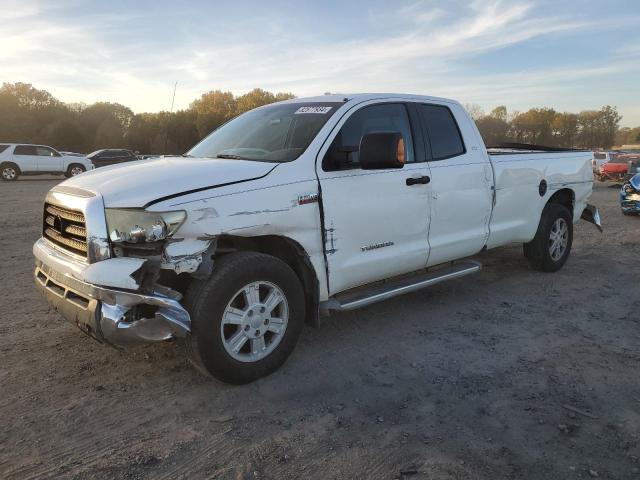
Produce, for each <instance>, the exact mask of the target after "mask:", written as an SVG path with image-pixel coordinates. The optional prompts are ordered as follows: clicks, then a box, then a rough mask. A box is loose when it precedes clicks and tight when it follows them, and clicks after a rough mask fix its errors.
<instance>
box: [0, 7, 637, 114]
mask: <svg viewBox="0 0 640 480" xmlns="http://www.w3.org/2000/svg"><path fill="white" fill-rule="evenodd" d="M79 1H80V0H66V1H65V2H61V3H60V2H56V3H55V7H51V2H49V3H44V2H38V1H32V0H24V1H20V2H15V5H14V6H15V9H14V8H10V9H6V8H5V9H3V10H4V11H5V12H6V11H7V10H10V11H11V13H10V14H9V15H10V17H9V16H7V13H4V15H3V14H0V38H2V39H3V45H2V48H1V49H0V62H1V65H2V74H3V75H2V80H3V81H27V82H31V83H34V84H35V85H36V86H38V87H39V88H45V89H49V90H50V91H51V92H52V93H53V94H54V95H57V96H59V97H60V98H61V99H63V100H65V101H85V102H92V101H96V100H109V101H117V102H120V103H123V104H125V105H128V106H130V107H132V108H133V109H134V111H157V110H160V109H166V108H168V106H169V105H170V97H171V93H172V87H173V83H174V82H175V81H178V82H179V85H178V94H177V97H176V105H177V106H178V107H186V106H187V105H188V103H189V102H190V101H192V100H193V99H194V98H196V97H197V96H199V95H200V94H201V93H202V92H203V91H205V90H210V89H212V88H222V89H228V90H231V91H233V92H234V93H243V92H245V91H248V90H250V89H251V88H254V87H258V86H259V87H262V88H266V89H270V90H286V91H292V92H294V93H296V94H297V95H301V96H303V95H313V94H318V93H322V92H324V91H327V90H330V91H342V92H345V93H346V92H352V91H372V90H373V91H380V90H391V91H407V92H413V93H427V94H436V95H437V94H440V95H450V96H454V97H457V98H459V99H461V100H463V101H468V102H477V103H479V102H494V101H496V103H506V102H513V103H516V104H524V103H525V102H527V101H531V102H533V101H540V100H544V99H545V98H546V99H548V100H549V102H545V103H551V102H553V101H554V99H555V98H557V96H556V97H554V95H552V94H554V93H555V94H557V93H558V92H565V91H567V90H568V89H570V87H571V84H572V82H573V83H575V82H583V83H585V84H586V83H588V82H589V81H591V80H593V79H604V78H608V75H610V74H611V73H612V72H613V71H620V72H628V71H631V70H633V67H628V66H625V65H624V60H625V59H627V58H630V57H632V56H637V53H638V49H637V44H634V43H633V42H629V47H627V48H626V49H618V50H617V51H616V52H615V53H613V54H612V55H611V58H608V59H598V58H594V59H593V61H592V62H591V64H587V65H584V64H583V65H576V64H572V63H571V62H570V61H569V62H567V64H566V65H565V66H563V67H558V66H556V67H553V68H552V67H542V68H541V67H537V68H535V69H533V70H527V71H514V70H513V68H510V67H509V65H503V70H505V71H506V72H507V73H504V72H503V73H494V72H492V71H490V70H488V69H486V68H483V67H482V66H480V67H478V66H477V65H478V63H477V62H475V65H476V66H475V67H474V68H469V67H467V64H468V63H470V62H473V61H475V60H477V59H479V58H482V57H483V56H486V55H490V54H492V55H496V54H499V52H500V51H502V50H505V49H508V48H511V47H515V46H518V45H523V44H527V42H530V41H533V40H540V39H544V38H550V37H553V38H558V39H561V38H563V37H564V38H568V37H569V36H571V35H578V34H583V35H584V34H587V33H588V32H593V31H598V32H599V35H605V36H606V31H605V30H603V25H607V24H609V25H611V27H610V28H614V27H613V25H618V27H615V28H619V25H621V24H622V25H624V24H626V23H629V18H630V17H631V16H629V17H628V18H627V19H626V20H623V21H621V22H619V21H617V19H615V18H608V19H602V18H594V19H593V20H585V16H583V15H576V14H572V15H571V16H565V15H563V14H554V13H548V12H546V11H544V10H543V9H542V7H541V5H540V4H539V3H538V2H534V1H529V0H515V1H509V2H505V1H500V0H487V1H479V0H475V1H473V2H465V1H462V0H459V1H450V2H447V3H443V2H437V1H433V0H431V1H429V0H422V1H414V2H411V3H405V4H401V3H395V4H393V5H391V4H390V5H388V6H385V7H380V6H369V4H365V5H366V8H361V9H359V12H360V14H361V15H362V19H361V20H360V21H357V22H356V21H354V19H353V14H354V13H353V12H351V14H350V15H345V16H344V18H341V17H339V16H336V14H335V12H330V13H331V14H330V15H329V14H327V13H324V15H325V16H324V17H322V18H319V19H318V18H315V16H320V15H323V13H322V12H321V11H319V10H314V8H316V7H308V6H302V5H301V6H300V7H299V8H296V9H288V10H287V9H268V8H265V7H263V5H262V4H256V5H254V6H253V7H254V8H253V10H255V11H254V12H253V15H246V14H242V13H240V14H238V13H237V12H234V11H233V10H229V11H226V10H225V11H221V12H219V11H218V10H222V9H220V8H218V9H215V8H213V9H207V6H206V4H205V5H189V6H186V7H184V6H183V7H179V6H172V5H173V4H163V5H158V6H156V7H154V8H153V9H152V10H150V9H149V8H146V9H145V8H142V7H140V8H137V7H136V6H135V4H131V5H130V6H129V7H127V11H126V12H125V13H116V12H114V11H102V10H100V9H98V8H95V5H91V4H86V3H82V4H80V3H78V2H79ZM284 10H287V11H286V12H284ZM355 11H356V12H357V11H358V9H356V10H355ZM283 12H284V13H283ZM363 12H364V13H363ZM245 13H246V12H245ZM328 22H329V23H328ZM633 45H635V47H634V46H633ZM546 95H549V96H546ZM500 98H502V100H499V99H500Z"/></svg>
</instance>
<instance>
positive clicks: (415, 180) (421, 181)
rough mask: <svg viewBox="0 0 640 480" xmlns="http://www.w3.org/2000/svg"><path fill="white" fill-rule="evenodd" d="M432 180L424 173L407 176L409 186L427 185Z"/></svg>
mask: <svg viewBox="0 0 640 480" xmlns="http://www.w3.org/2000/svg"><path fill="white" fill-rule="evenodd" d="M430 181H431V178H429V177H428V176H427V175H423V176H422V177H409V178H407V186H409V187H410V186H411V185H426V184H427V183H429V182H430Z"/></svg>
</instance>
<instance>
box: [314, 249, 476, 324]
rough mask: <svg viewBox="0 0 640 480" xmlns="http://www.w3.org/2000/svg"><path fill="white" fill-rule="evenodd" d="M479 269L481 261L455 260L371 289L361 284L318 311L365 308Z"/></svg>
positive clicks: (322, 306) (332, 299)
mask: <svg viewBox="0 0 640 480" xmlns="http://www.w3.org/2000/svg"><path fill="white" fill-rule="evenodd" d="M481 268H482V264H481V263H480V262H476V261H474V260H465V261H464V262H458V263H454V264H451V265H450V266H448V267H444V268H440V269H438V270H435V271H431V272H427V273H423V274H419V275H412V276H410V277H407V276H404V277H401V278H399V279H397V280H390V281H387V282H385V283H376V284H374V285H373V286H371V287H370V288H367V287H360V288H358V289H357V291H352V292H347V293H344V294H338V295H336V296H335V297H331V298H330V299H329V300H327V301H325V302H321V303H320V311H321V312H323V313H327V312H328V311H329V310H337V311H342V312H344V311H348V310H355V309H356V308H360V307H365V306H367V305H371V304H373V303H377V302H381V301H383V300H387V299H389V298H393V297H397V296H398V295H404V294H405V293H409V292H415V291H416V290H421V289H423V288H426V287H430V286H431V285H435V284H436V283H440V282H444V281H446V280H453V279H454V278H459V277H464V276H465V275H471V274H472V273H476V272H479V271H480V269H481Z"/></svg>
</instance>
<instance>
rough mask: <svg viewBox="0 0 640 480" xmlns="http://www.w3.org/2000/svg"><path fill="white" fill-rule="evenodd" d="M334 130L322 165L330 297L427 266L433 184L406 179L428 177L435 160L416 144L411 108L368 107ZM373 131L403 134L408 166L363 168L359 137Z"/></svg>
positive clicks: (322, 152) (397, 104) (396, 104)
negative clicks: (430, 187) (428, 159)
mask: <svg viewBox="0 0 640 480" xmlns="http://www.w3.org/2000/svg"><path fill="white" fill-rule="evenodd" d="M334 132H335V133H334V134H333V138H331V137H330V138H329V141H328V142H327V144H326V145H325V147H323V149H321V150H320V154H319V157H318V163H317V171H318V178H319V180H320V186H321V192H322V194H321V195H322V198H321V201H322V212H323V216H324V239H325V252H326V256H327V263H328V277H329V290H330V294H331V295H333V294H336V293H338V292H340V291H343V290H347V289H349V288H352V287H356V286H358V285H362V284H366V283H370V282H374V281H376V280H380V279H383V278H388V277H391V276H393V275H398V274H402V273H406V272H410V271H414V270H418V269H420V268H423V267H424V266H425V265H426V261H427V256H428V252H429V244H428V238H427V237H428V235H427V232H428V228H429V194H428V185H427V184H426V183H424V182H415V183H414V182H412V181H409V182H407V180H408V179H411V178H414V179H415V178H422V177H427V176H428V175H429V165H428V164H427V163H426V162H425V161H424V149H423V148H422V146H421V145H420V144H418V145H417V146H416V145H414V142H413V135H412V131H411V122H410V117H409V112H408V110H407V106H406V105H405V104H404V103H401V102H392V103H376V104H369V105H365V106H362V107H360V108H358V109H357V110H356V111H354V112H352V113H351V114H350V115H349V116H348V118H343V119H342V120H341V121H340V123H338V126H337V128H336V130H334ZM371 132H398V133H401V134H402V136H403V138H404V140H405V158H406V164H405V166H404V167H403V168H400V169H382V170H363V169H361V168H360V165H359V158H358V155H359V153H358V149H359V145H360V141H361V139H362V137H363V136H364V135H365V134H367V133H371ZM420 141H421V140H420ZM417 160H418V161H417Z"/></svg>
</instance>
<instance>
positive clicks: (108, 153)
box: [87, 148, 138, 168]
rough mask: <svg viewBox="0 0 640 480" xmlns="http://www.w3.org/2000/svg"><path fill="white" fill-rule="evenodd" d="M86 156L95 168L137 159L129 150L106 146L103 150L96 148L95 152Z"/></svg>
mask: <svg viewBox="0 0 640 480" xmlns="http://www.w3.org/2000/svg"><path fill="white" fill-rule="evenodd" d="M87 158H88V159H89V160H91V163H93V164H94V165H95V167H96V168H99V167H106V166H107V165H114V164H116V163H123V162H131V161H134V160H138V157H137V156H136V154H135V153H133V152H132V151H131V150H124V149H116V148H106V149H103V150H96V151H95V152H92V153H90V154H89V155H87Z"/></svg>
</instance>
